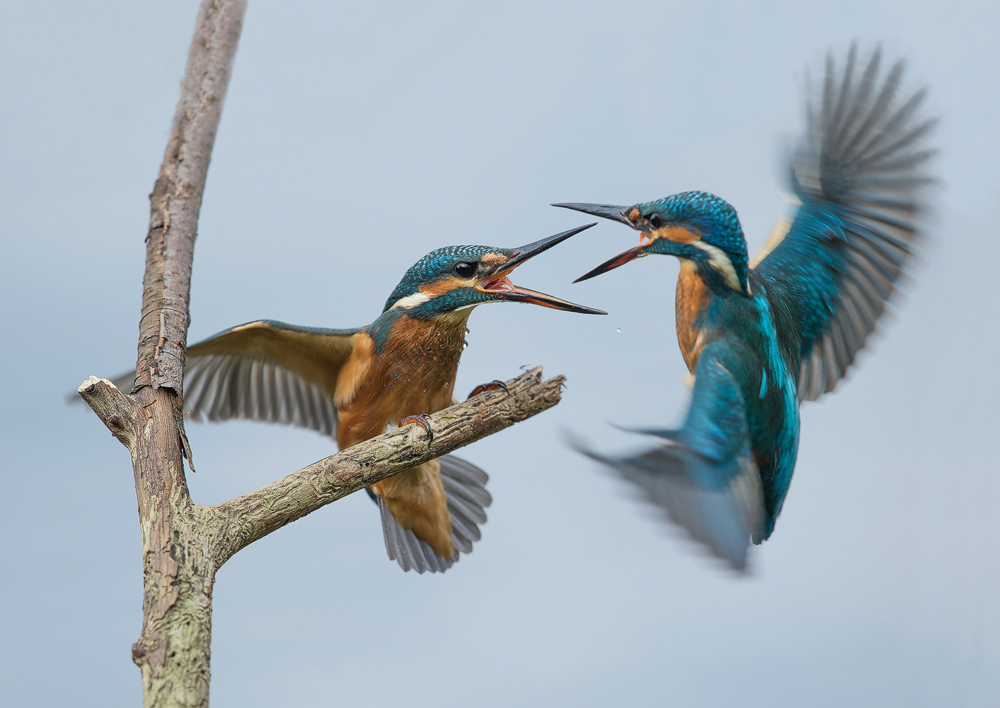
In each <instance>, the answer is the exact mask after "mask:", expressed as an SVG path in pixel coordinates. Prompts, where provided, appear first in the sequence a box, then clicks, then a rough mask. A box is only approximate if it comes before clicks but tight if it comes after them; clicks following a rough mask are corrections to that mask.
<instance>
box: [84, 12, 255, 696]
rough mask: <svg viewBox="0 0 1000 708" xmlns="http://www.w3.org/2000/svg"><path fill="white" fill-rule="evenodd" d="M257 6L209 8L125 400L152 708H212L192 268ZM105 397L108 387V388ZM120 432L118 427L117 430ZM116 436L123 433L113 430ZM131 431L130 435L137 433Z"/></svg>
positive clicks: (157, 199)
mask: <svg viewBox="0 0 1000 708" xmlns="http://www.w3.org/2000/svg"><path fill="white" fill-rule="evenodd" d="M245 10H246V0H203V2H202V3H201V6H200V8H199V10H198V18H197V20H196V23H195V32H194V37H193V39H192V41H191V47H190V51H189V54H188V61H187V66H186V68H185V73H184V78H183V80H182V82H181V95H180V99H179V100H178V102H177V109H176V111H175V114H174V119H173V124H172V126H171V131H170V138H169V140H168V143H167V149H166V151H165V153H164V156H163V163H162V165H161V167H160V172H159V175H158V176H157V179H156V182H155V185H154V187H153V192H152V194H151V195H150V219H149V230H148V232H147V235H146V271H145V276H144V278H143V292H142V315H141V319H140V321H139V347H138V357H137V361H136V388H135V394H134V396H132V397H131V398H129V399H127V400H129V401H131V406H130V407H131V411H130V412H129V413H126V410H127V408H128V406H126V404H125V402H124V400H123V399H122V398H120V397H117V396H116V397H114V400H115V401H116V404H117V408H118V410H119V413H120V418H119V420H120V421H122V422H127V423H128V425H127V426H125V427H124V428H122V429H120V430H119V433H121V434H119V433H116V436H117V437H119V439H122V437H123V436H124V437H125V438H126V439H128V438H131V441H130V442H131V444H129V443H126V444H127V445H128V447H129V452H130V453H131V455H132V466H133V471H134V476H135V489H136V496H137V498H138V502H139V527H140V530H141V533H142V559H143V603H142V609H143V620H142V633H141V634H140V636H139V640H138V641H137V642H136V643H135V645H134V646H133V647H132V658H133V660H134V661H135V663H136V664H137V665H138V666H139V668H140V670H141V672H142V686H143V702H144V704H145V705H146V706H150V707H151V706H199V707H201V706H207V705H208V686H209V658H210V652H211V637H212V614H211V612H212V584H213V582H214V580H215V570H216V568H215V564H214V563H213V562H212V560H211V545H210V543H209V538H208V535H207V534H206V533H205V529H204V524H202V523H199V522H200V519H199V515H198V514H197V512H196V510H195V509H194V505H193V504H192V502H191V497H190V494H189V493H188V488H187V481H186V479H185V477H184V461H183V457H182V455H183V454H184V453H185V452H188V458H189V459H190V452H189V450H188V445H187V439H186V437H185V435H184V425H183V418H182V416H181V408H182V403H181V397H180V394H181V386H182V381H183V372H184V347H185V344H186V341H187V329H188V322H189V319H190V318H189V311H188V301H189V295H190V282H191V262H192V257H193V253H194V241H195V236H196V234H197V229H198V215H199V212H200V211H201V201H202V196H203V194H204V190H205V178H206V175H207V173H208V165H209V160H210V158H211V154H212V146H213V144H214V142H215V134H216V131H217V129H218V126H219V119H220V117H221V115H222V104H223V100H224V98H225V94H226V88H227V87H228V84H229V77H230V73H231V69H232V66H233V58H234V56H235V54H236V45H237V42H238V41H239V36H240V31H241V29H242V26H243V15H244V12H245ZM97 388H98V389H100V388H102V387H97ZM109 427H110V426H109ZM112 430H113V431H114V430H115V428H112ZM125 431H127V432H125Z"/></svg>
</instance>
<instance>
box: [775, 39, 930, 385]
mask: <svg viewBox="0 0 1000 708" xmlns="http://www.w3.org/2000/svg"><path fill="white" fill-rule="evenodd" d="M881 59H882V57H881V51H880V50H876V51H875V53H874V54H873V55H872V56H871V58H870V59H869V60H868V63H867V64H866V65H865V67H864V69H863V70H859V69H858V67H857V63H858V62H857V51H856V48H855V47H853V46H852V47H851V50H850V53H849V54H848V56H847V61H846V65H845V66H844V67H843V69H842V70H838V68H837V67H836V66H835V64H834V62H833V60H832V58H830V57H828V59H827V65H826V78H825V80H824V83H823V90H822V93H821V96H820V97H819V99H818V101H816V100H813V101H811V102H810V103H809V105H808V111H807V119H808V120H807V131H806V135H805V139H804V140H803V142H802V145H801V146H800V148H799V150H798V152H797V153H796V155H795V158H794V160H793V162H792V165H791V173H792V187H793V189H794V191H795V194H796V195H797V196H798V198H799V200H800V201H801V206H800V207H799V209H798V211H797V213H796V215H795V218H794V220H793V221H792V223H791V225H790V227H789V228H788V231H787V233H786V234H785V235H784V237H783V238H781V237H780V235H779V236H778V237H777V238H776V239H774V240H775V241H777V243H776V245H774V244H769V247H768V248H766V249H765V251H764V253H762V254H761V255H760V256H758V258H757V261H759V265H758V266H757V268H756V270H757V272H758V274H760V275H762V276H763V277H764V278H765V279H766V280H767V283H768V285H767V288H768V293H769V295H770V296H771V299H772V302H773V305H774V307H773V309H775V310H778V311H785V312H787V313H788V314H789V316H790V317H791V318H792V319H793V321H794V323H795V325H796V329H797V330H798V333H799V337H800V349H799V351H800V354H801V362H802V363H801V369H800V372H799V381H798V391H799V398H800V400H814V399H816V398H819V397H820V396H821V395H823V394H824V393H826V392H828V391H832V390H833V388H834V386H835V385H836V383H837V381H838V380H840V378H842V377H843V376H844V374H845V372H846V371H847V369H848V367H849V366H850V365H851V363H852V362H853V361H854V357H855V355H856V354H857V352H858V351H859V350H860V349H861V348H862V347H863V346H864V344H865V338H866V337H867V336H868V334H869V333H870V332H871V331H872V330H873V329H874V328H875V321H876V320H877V318H878V317H879V315H880V314H882V311H883V310H884V309H885V303H886V300H887V299H888V298H889V296H890V295H891V294H892V292H893V289H894V287H895V284H896V281H897V280H898V279H899V277H900V275H901V274H902V273H903V271H904V269H905V267H906V264H907V260H908V259H909V257H910V256H911V253H912V247H913V244H914V242H915V240H916V238H917V235H918V229H917V223H916V222H917V218H918V216H919V215H920V213H921V212H922V211H924V209H923V205H922V204H921V201H920V193H919V192H920V188H921V187H923V186H924V185H926V184H927V183H928V182H930V181H931V180H930V179H929V178H928V176H927V175H926V173H925V172H924V171H923V170H924V164H925V162H926V161H927V160H928V158H929V157H930V156H931V155H932V154H933V152H932V151H930V150H928V149H926V146H925V143H924V139H925V137H926V135H927V134H928V132H929V131H930V129H931V128H932V127H933V125H934V122H935V121H932V120H923V119H921V118H920V117H919V115H918V113H919V108H920V105H921V103H922V102H923V99H924V92H923V91H918V92H916V93H914V94H912V95H910V96H908V97H905V96H900V83H901V79H902V74H903V64H902V62H899V63H897V64H895V65H894V66H893V67H892V68H891V69H890V70H889V72H888V74H887V75H886V76H885V77H884V78H882V77H880V67H881ZM904 98H905V100H903V99H904Z"/></svg>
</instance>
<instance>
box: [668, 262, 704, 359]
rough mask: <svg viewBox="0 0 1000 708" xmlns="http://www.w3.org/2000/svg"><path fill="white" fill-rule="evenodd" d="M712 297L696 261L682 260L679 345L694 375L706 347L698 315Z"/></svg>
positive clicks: (678, 309) (678, 319)
mask: <svg viewBox="0 0 1000 708" xmlns="http://www.w3.org/2000/svg"><path fill="white" fill-rule="evenodd" d="M709 297H710V295H709V292H708V288H707V287H706V286H705V282H704V281H703V280H702V279H701V276H700V275H698V271H697V267H696V266H695V264H694V261H689V260H686V259H685V260H682V261H681V272H680V275H679V276H678V277H677V301H676V304H675V307H676V320H677V343H678V344H679V345H680V349H681V356H683V357H684V363H685V364H687V368H688V371H689V372H691V373H692V374H693V373H694V370H695V367H696V366H697V365H698V356H699V355H700V354H701V349H702V347H703V346H704V334H703V330H701V329H699V328H698V327H697V325H696V322H697V318H698V315H699V314H701V311H702V310H703V309H704V308H705V307H707V306H708V298H709Z"/></svg>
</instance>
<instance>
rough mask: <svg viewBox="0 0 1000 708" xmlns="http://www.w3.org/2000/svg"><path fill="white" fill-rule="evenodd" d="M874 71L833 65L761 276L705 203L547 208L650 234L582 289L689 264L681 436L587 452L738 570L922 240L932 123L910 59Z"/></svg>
mask: <svg viewBox="0 0 1000 708" xmlns="http://www.w3.org/2000/svg"><path fill="white" fill-rule="evenodd" d="M880 65H881V53H880V51H875V52H874V53H873V54H872V56H871V58H870V59H869V60H868V61H867V63H865V65H864V67H863V68H859V62H858V58H857V52H856V49H855V47H852V48H851V50H850V52H849V54H848V56H847V60H846V62H845V65H844V67H843V68H842V69H838V68H837V67H836V65H835V63H834V62H833V60H832V58H831V57H828V58H827V63H826V76H825V81H824V83H823V87H822V90H821V91H820V92H819V96H818V98H814V99H812V100H811V101H809V102H808V110H807V128H806V134H805V136H804V139H803V140H802V141H801V144H800V147H799V149H798V151H797V152H796V153H795V155H794V157H793V159H792V160H791V165H790V176H791V186H792V189H793V191H794V192H795V195H796V196H797V198H798V208H797V210H796V213H795V216H794V219H792V220H790V221H789V222H786V225H785V226H784V228H779V229H778V230H777V231H776V232H775V234H774V235H773V236H772V237H771V240H770V241H769V243H768V244H767V246H766V247H765V249H764V251H763V253H761V254H760V255H759V256H758V257H757V259H756V260H755V261H754V262H753V263H749V262H748V259H747V247H746V241H745V240H744V238H743V231H742V229H741V228H740V222H739V219H738V218H737V215H736V211H735V209H733V207H732V206H730V205H729V204H727V203H726V202H725V201H723V200H722V199H720V198H719V197H717V196H714V195H712V194H707V193H705V192H684V193H681V194H674V195H672V196H669V197H666V198H664V199H659V200H656V201H651V202H643V203H640V204H636V205H634V206H611V205H604V204H555V205H554V206H560V207H566V208H569V209H575V210H577V211H582V212H585V213H587V214H593V215H596V216H601V217H605V218H608V219H613V220H615V221H620V222H621V223H623V224H627V225H628V226H630V227H632V228H633V229H636V230H637V231H639V232H641V233H640V242H639V245H638V246H636V247H634V248H631V249H629V250H627V251H625V252H623V253H621V254H620V255H618V256H615V257H614V258H612V259H610V260H609V261H607V262H606V263H604V264H602V265H600V266H598V267H597V268H595V269H594V270H592V271H590V272H589V273H587V274H586V275H584V276H582V277H581V278H579V280H585V279H587V278H592V277H594V276H596V275H599V274H601V273H606V272H607V271H610V270H612V269H614V268H618V267H619V266H623V265H625V264H626V263H628V262H629V261H632V260H634V259H637V258H642V257H644V256H647V255H650V254H665V255H672V256H676V257H677V258H678V259H680V263H681V268H680V275H679V277H678V280H677V294H676V328H677V339H678V343H679V344H680V349H681V353H682V355H683V357H684V362H685V363H686V364H687V367H688V370H689V372H690V373H691V374H692V375H693V376H694V384H693V392H692V396H691V404H690V407H689V409H688V413H687V418H686V419H685V421H684V424H683V426H682V427H681V428H680V429H679V430H647V431H640V432H645V433H648V434H651V435H653V436H656V437H658V438H660V439H661V440H662V442H659V443H658V444H657V445H656V446H655V447H653V448H652V449H649V450H646V451H644V452H643V453H641V454H637V455H634V456H629V457H619V458H606V457H603V456H599V455H596V454H594V453H588V454H591V455H592V456H594V457H596V458H597V459H600V460H602V461H603V462H605V463H607V464H609V465H610V466H612V468H614V469H615V470H616V471H617V472H618V473H620V474H621V475H622V476H623V477H625V478H626V479H628V480H630V481H631V482H633V483H635V484H636V485H638V487H639V488H640V489H641V490H642V492H643V493H644V496H646V497H647V499H648V500H649V501H651V502H653V503H654V504H656V505H658V506H660V507H662V508H664V509H665V511H666V512H667V515H668V517H669V518H670V519H671V520H672V521H674V522H675V523H677V524H679V525H680V526H682V527H684V528H685V529H686V530H687V531H688V532H689V533H690V535H691V536H692V537H693V538H694V539H695V540H696V541H698V542H700V543H702V544H705V545H706V546H707V547H708V548H709V549H710V550H711V551H712V552H714V553H715V554H716V555H718V556H720V557H721V558H723V559H725V560H727V561H728V562H729V563H730V564H732V566H733V567H735V568H737V569H740V570H743V569H744V568H745V566H746V562H747V552H748V539H752V540H753V542H754V543H760V542H762V541H764V540H765V539H766V538H768V537H769V536H770V535H771V532H772V531H773V530H774V523H775V520H776V519H777V517H778V514H779V513H780V512H781V506H782V503H783V502H784V500H785V495H786V494H787V492H788V487H789V484H790V483H791V480H792V470H793V469H794V467H795V457H796V453H797V450H798V442H799V402H800V401H811V400H815V399H817V398H819V397H820V396H822V395H823V394H824V393H827V392H829V391H832V390H833V388H834V386H835V385H836V384H837V381H839V380H840V379H841V377H843V376H844V374H845V372H846V371H847V369H848V367H850V365H851V363H852V362H853V361H854V357H855V355H856V354H857V352H858V351H859V350H860V349H861V348H862V347H863V346H864V344H865V339H866V337H867V336H868V334H869V333H870V332H871V331H872V330H873V329H874V327H875V322H876V320H877V318H878V317H879V315H880V314H881V313H882V311H883V310H884V309H885V303H886V300H887V298H888V297H889V296H890V295H891V294H892V292H893V289H894V287H895V283H896V281H897V280H898V279H899V277H900V275H901V274H902V273H903V271H904V268H905V267H906V264H907V261H908V259H909V258H910V256H911V252H912V247H913V245H914V242H915V240H916V238H917V235H918V229H917V221H918V217H919V215H920V214H921V212H923V211H924V209H923V205H922V204H921V201H920V189H921V187H923V186H924V185H925V184H927V183H929V182H930V181H931V180H930V179H929V178H928V176H927V174H926V173H925V172H924V165H925V162H926V161H927V159H928V158H929V157H930V156H931V154H932V152H931V151H929V150H927V149H926V147H925V145H924V139H925V137H926V135H927V133H928V132H929V131H930V129H931V127H932V126H933V123H934V121H930V120H924V119H922V118H920V117H919V116H918V111H919V108H920V104H921V102H922V100H923V98H924V92H923V91H920V92H917V93H914V94H912V95H908V96H902V95H901V91H900V82H901V78H902V71H903V65H902V62H900V63H897V64H895V65H894V66H893V67H892V68H891V69H890V71H889V72H888V74H887V75H886V76H885V77H884V78H880ZM657 297H659V295H658V294H657Z"/></svg>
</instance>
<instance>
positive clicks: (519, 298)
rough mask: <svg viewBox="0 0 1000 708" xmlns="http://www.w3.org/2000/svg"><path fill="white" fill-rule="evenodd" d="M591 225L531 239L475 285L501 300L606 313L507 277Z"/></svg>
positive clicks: (555, 308) (598, 313) (572, 310)
mask: <svg viewBox="0 0 1000 708" xmlns="http://www.w3.org/2000/svg"><path fill="white" fill-rule="evenodd" d="M591 226H596V224H587V225H585V226H580V227H577V228H575V229H570V230H569V231H563V232H562V233H559V234H556V235H555V236H549V237H548V238H543V239H541V240H539V241H535V242H534V243H529V244H528V245H527V246H521V247H519V248H515V249H513V250H514V251H515V254H514V255H513V256H512V257H511V258H510V259H509V260H508V261H507V262H506V263H504V264H503V265H502V266H500V268H499V269H498V271H497V272H496V273H494V274H493V275H490V276H487V277H486V278H484V279H483V280H482V281H480V283H479V285H477V286H476V287H477V288H479V289H480V290H482V291H483V292H484V293H491V294H493V295H495V296H496V297H497V298H498V299H501V300H510V301H513V302H526V303H529V304H531V305H541V306H542V307H551V308H552V309H554V310H565V311H567V312H579V313H581V314H584V315H606V314H608V313H607V312H605V311H604V310H596V309H594V308H593V307H586V306H585V305H577V304H576V303H572V302H569V301H568V300H563V299H561V298H558V297H553V296H552V295H546V294H545V293H540V292H537V291H535V290H528V289H527V288H522V287H519V286H517V285H514V283H512V282H510V279H509V278H508V277H507V276H508V275H510V273H511V271H513V270H514V269H515V268H517V267H518V266H519V265H521V264H522V263H524V262H525V261H527V260H529V259H531V258H534V257H535V256H537V255H538V254H539V253H542V252H543V251H547V250H549V249H550V248H552V247H553V246H556V245H558V244H560V243H562V242H563V241H565V240H566V239H568V238H569V237H570V236H573V235H575V234H578V233H580V232H581V231H584V230H586V229H589V228H590V227H591Z"/></svg>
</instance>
